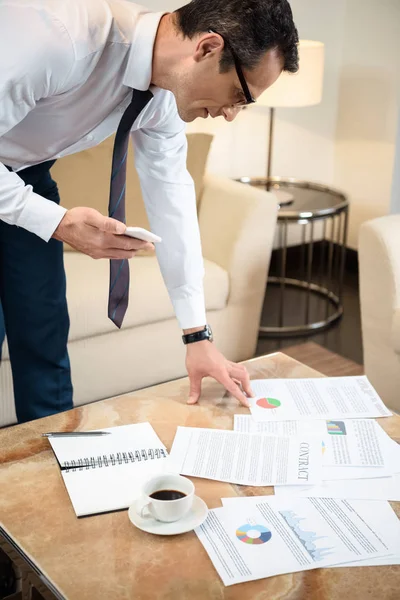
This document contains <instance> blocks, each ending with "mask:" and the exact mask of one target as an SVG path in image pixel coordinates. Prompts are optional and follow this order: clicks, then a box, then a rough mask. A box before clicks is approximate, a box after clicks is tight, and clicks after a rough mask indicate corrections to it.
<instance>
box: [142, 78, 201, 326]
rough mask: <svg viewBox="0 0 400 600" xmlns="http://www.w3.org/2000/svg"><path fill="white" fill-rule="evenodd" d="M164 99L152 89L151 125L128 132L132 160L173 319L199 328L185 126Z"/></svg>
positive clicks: (197, 256)
mask: <svg viewBox="0 0 400 600" xmlns="http://www.w3.org/2000/svg"><path fill="white" fill-rule="evenodd" d="M163 98H165V93H162V92H161V93H160V90H156V92H155V95H154V98H153V100H152V101H151V103H150V104H149V110H151V112H152V115H154V117H153V116H152V117H151V119H150V127H146V128H143V129H139V130H136V131H133V133H132V140H133V144H134V149H135V164H136V169H137V171H138V174H139V178H140V184H141V188H142V194H143V199H144V202H145V205H146V210H147V215H148V218H149V222H150V227H151V230H152V231H153V232H154V233H156V234H157V235H159V236H160V237H162V240H163V241H162V243H161V244H157V245H156V250H157V258H158V261H159V264H160V269H161V273H162V275H163V278H164V282H165V285H166V287H167V289H168V293H169V296H170V298H171V301H172V304H173V306H174V310H175V314H176V317H177V319H178V322H179V324H180V326H181V328H182V329H189V328H194V327H201V326H203V327H204V325H205V324H206V313H205V302H204V290H203V276H204V264H203V257H202V252H201V242H200V232H199V225H198V220H197V210H196V196H195V189H194V183H193V180H192V178H191V176H190V174H189V173H188V171H187V168H186V158H187V140H186V135H185V126H184V123H183V122H182V121H181V119H180V118H179V116H178V113H177V109H176V103H175V99H174V97H173V95H172V94H169V93H168V94H167V97H166V100H163ZM132 225H134V223H132Z"/></svg>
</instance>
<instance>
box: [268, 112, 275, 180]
mask: <svg viewBox="0 0 400 600" xmlns="http://www.w3.org/2000/svg"><path fill="white" fill-rule="evenodd" d="M274 120H275V109H274V108H272V107H270V109H269V143H268V158H267V191H269V189H270V187H271V182H270V177H271V166H272V143H273V139H274Z"/></svg>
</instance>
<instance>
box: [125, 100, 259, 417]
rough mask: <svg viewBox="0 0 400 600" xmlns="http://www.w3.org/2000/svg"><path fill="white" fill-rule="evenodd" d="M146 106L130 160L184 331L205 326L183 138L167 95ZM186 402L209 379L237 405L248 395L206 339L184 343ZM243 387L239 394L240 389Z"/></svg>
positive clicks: (244, 378)
mask: <svg viewBox="0 0 400 600" xmlns="http://www.w3.org/2000/svg"><path fill="white" fill-rule="evenodd" d="M154 101H155V103H154V104H153V106H152V107H151V108H150V110H152V113H153V114H154V115H155V117H154V118H153V122H152V125H151V127H147V128H144V129H139V130H137V131H134V132H133V133H132V138H133V143H134V147H135V162H136V168H137V171H138V174H139V178H140V183H141V188H142V193H143V198H144V201H145V205H146V209H147V214H148V217H149V221H150V226H151V229H152V231H154V233H156V234H157V235H159V236H161V237H162V239H163V241H162V243H161V244H159V245H157V257H158V261H159V264H160V268H161V272H162V275H163V278H164V281H165V284H166V286H167V289H168V292H169V295H170V298H171V301H172V304H173V306H174V309H175V314H176V316H177V319H178V321H179V324H180V326H181V328H182V329H183V330H184V333H192V332H194V331H198V330H199V329H202V328H203V327H204V325H205V324H206V311H205V302H204V291H203V276H204V265H203V257H202V252H201V242H200V232H199V226H198V220H197V210H196V197H195V190H194V184H193V180H192V178H191V177H190V175H189V173H188V171H187V168H186V158H187V140H186V135H185V127H184V124H183V122H182V121H181V120H180V118H179V116H178V114H177V109H176V103H175V99H174V98H173V96H172V94H171V95H170V96H169V102H168V103H167V102H166V103H165V104H164V105H162V106H161V107H159V106H158V105H157V102H160V97H159V98H157V93H156V95H155V98H154V100H153V101H152V102H154ZM186 368H187V371H188V374H189V379H190V392H189V399H188V403H189V404H195V403H196V402H197V401H198V399H199V398H200V394H201V382H202V379H203V378H204V377H207V376H211V377H214V379H216V380H217V381H219V382H220V383H222V385H224V386H225V388H226V389H227V390H228V391H229V392H230V393H231V394H232V395H233V396H235V397H236V398H237V399H238V400H239V401H240V402H241V403H242V404H244V405H245V406H247V405H248V400H247V398H246V396H245V394H244V393H243V391H244V392H245V393H246V394H247V395H248V396H251V395H252V392H251V388H250V380H249V375H248V373H247V371H246V369H245V368H244V367H243V366H241V365H236V364H235V363H232V362H230V361H228V360H227V359H226V358H225V357H224V356H223V355H222V354H221V353H220V352H219V351H218V350H217V348H216V346H215V345H214V344H212V343H211V342H209V341H208V340H204V341H199V342H195V343H192V344H188V345H187V354H186ZM242 389H243V391H242Z"/></svg>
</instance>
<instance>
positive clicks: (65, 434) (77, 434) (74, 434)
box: [42, 431, 111, 437]
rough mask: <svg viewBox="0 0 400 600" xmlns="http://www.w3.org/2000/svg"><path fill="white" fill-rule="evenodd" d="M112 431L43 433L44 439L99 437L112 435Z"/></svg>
mask: <svg viewBox="0 0 400 600" xmlns="http://www.w3.org/2000/svg"><path fill="white" fill-rule="evenodd" d="M110 433H111V431H51V432H49V433H42V437H81V436H92V435H94V436H98V435H110Z"/></svg>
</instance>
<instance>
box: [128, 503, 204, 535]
mask: <svg viewBox="0 0 400 600" xmlns="http://www.w3.org/2000/svg"><path fill="white" fill-rule="evenodd" d="M207 514H208V508H207V504H206V503H205V502H204V500H202V499H201V498H199V497H198V496H194V498H193V504H192V508H191V509H190V511H189V512H188V513H187V515H186V516H185V517H183V518H182V519H179V521H174V522H173V523H165V522H163V521H157V520H156V519H144V518H143V517H141V516H140V515H138V513H137V512H136V508H135V504H132V506H130V507H129V511H128V516H129V520H130V521H131V523H133V524H134V525H135V527H137V528H138V529H141V530H142V531H146V532H147V533H154V534H156V535H178V534H179V533H187V532H188V531H192V529H196V527H199V525H201V524H202V523H203V522H204V521H205V519H206V517H207Z"/></svg>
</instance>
